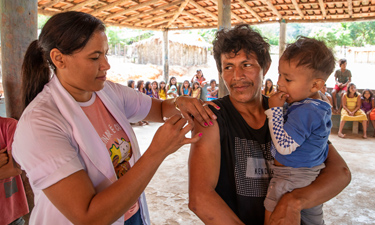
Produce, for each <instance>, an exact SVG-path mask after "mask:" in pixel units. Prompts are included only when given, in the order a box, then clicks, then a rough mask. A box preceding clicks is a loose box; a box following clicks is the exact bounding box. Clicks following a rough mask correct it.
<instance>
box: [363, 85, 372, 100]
mask: <svg viewBox="0 0 375 225" xmlns="http://www.w3.org/2000/svg"><path fill="white" fill-rule="evenodd" d="M366 91H368V93H370V97H369V98H368V99H366V98H365V92H366ZM373 97H374V93H372V91H371V90H370V89H367V88H366V89H365V90H363V91H362V98H363V99H365V100H366V101H367V102H371V99H372V98H373Z"/></svg>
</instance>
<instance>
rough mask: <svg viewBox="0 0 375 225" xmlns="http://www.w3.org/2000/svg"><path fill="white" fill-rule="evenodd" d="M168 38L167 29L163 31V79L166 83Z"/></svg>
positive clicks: (167, 74)
mask: <svg viewBox="0 0 375 225" xmlns="http://www.w3.org/2000/svg"><path fill="white" fill-rule="evenodd" d="M168 54H169V40H168V29H165V30H164V31H163V80H164V81H165V83H168V79H169V59H168V58H169V56H168Z"/></svg>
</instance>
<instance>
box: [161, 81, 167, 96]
mask: <svg viewBox="0 0 375 225" xmlns="http://www.w3.org/2000/svg"><path fill="white" fill-rule="evenodd" d="M161 84H165V81H164V80H162V81H160V83H159V90H164V92H165V93H166V92H167V89H166V85H164V87H163V88H162V87H161Z"/></svg>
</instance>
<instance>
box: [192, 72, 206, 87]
mask: <svg viewBox="0 0 375 225" xmlns="http://www.w3.org/2000/svg"><path fill="white" fill-rule="evenodd" d="M195 81H197V82H198V83H199V86H200V87H204V85H206V83H207V82H206V78H205V77H204V76H203V72H202V70H200V69H198V70H197V73H196V74H195V75H194V76H193V78H191V83H194V82H195Z"/></svg>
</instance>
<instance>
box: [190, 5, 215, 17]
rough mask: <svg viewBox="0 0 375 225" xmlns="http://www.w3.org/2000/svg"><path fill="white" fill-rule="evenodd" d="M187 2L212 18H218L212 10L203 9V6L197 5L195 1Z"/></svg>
mask: <svg viewBox="0 0 375 225" xmlns="http://www.w3.org/2000/svg"><path fill="white" fill-rule="evenodd" d="M189 4H190V5H193V6H194V7H195V8H197V9H199V10H200V11H202V12H204V13H206V14H208V15H210V16H211V17H212V18H213V19H215V20H218V18H217V16H216V15H215V14H214V13H213V12H211V11H209V10H207V9H205V8H204V7H203V6H201V5H199V4H198V3H197V2H195V1H190V2H189Z"/></svg>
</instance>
